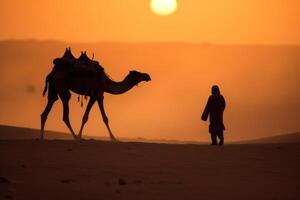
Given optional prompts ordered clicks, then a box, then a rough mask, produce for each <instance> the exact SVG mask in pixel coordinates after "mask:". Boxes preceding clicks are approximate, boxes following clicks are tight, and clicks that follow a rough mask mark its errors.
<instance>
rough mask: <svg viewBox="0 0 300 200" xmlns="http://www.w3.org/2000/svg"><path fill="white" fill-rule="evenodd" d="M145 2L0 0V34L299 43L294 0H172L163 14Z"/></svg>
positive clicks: (298, 19) (12, 36) (297, 5)
mask: <svg viewBox="0 0 300 200" xmlns="http://www.w3.org/2000/svg"><path fill="white" fill-rule="evenodd" d="M149 2H150V1H149V0H85V1H78V0H51V1H38V0H26V1H24V0H11V1H0V29H1V31H0V39H24V38H34V39H54V40H67V41H125V42H149V41H184V42H209V43H264V44H300V27H299V24H300V17H299V15H300V14H299V8H300V1H299V0H210V1H204V0H185V1H183V0H178V10H177V12H175V14H173V15H171V16H167V17H162V16H158V15H155V14H153V13H152V12H151V10H150V7H149Z"/></svg>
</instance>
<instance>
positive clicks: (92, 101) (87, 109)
mask: <svg viewBox="0 0 300 200" xmlns="http://www.w3.org/2000/svg"><path fill="white" fill-rule="evenodd" d="M95 101H96V99H95V98H94V97H91V98H90V100H89V103H88V105H87V107H86V110H85V113H84V115H83V118H82V123H81V127H80V131H79V134H78V138H79V139H81V138H82V131H83V127H84V125H85V123H86V122H87V121H88V118H89V114H90V111H91V108H92V107H93V105H94V103H95Z"/></svg>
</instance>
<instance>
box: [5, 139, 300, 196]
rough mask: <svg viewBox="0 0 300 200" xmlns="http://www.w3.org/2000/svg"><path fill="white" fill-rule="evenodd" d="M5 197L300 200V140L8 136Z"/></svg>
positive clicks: (6, 141) (6, 143)
mask: <svg viewBox="0 0 300 200" xmlns="http://www.w3.org/2000/svg"><path fill="white" fill-rule="evenodd" d="M0 158H1V165H0V177H1V178H0V186H1V191H0V192H1V194H0V196H1V197H0V198H1V199H43V200H47V199H151V200H153V199H204V200H205V199H210V200H211V199H264V200H266V199H272V200H273V199H274V200H275V199H299V197H300V195H299V188H300V183H299V180H300V171H299V167H300V144H299V143H295V144H252V145H246V144H243V145H226V146H223V147H219V146H208V145H180V144H173V145H172V144H147V143H133V142H131V143H130V142H126V143H124V142H121V143H111V142H105V141H93V140H90V141H82V142H76V141H66V140H48V141H38V140H10V141H8V140H1V141H0Z"/></svg>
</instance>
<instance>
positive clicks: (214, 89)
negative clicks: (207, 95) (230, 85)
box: [211, 85, 220, 95]
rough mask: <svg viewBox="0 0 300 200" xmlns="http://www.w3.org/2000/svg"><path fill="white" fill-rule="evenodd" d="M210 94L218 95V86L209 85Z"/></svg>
mask: <svg viewBox="0 0 300 200" xmlns="http://www.w3.org/2000/svg"><path fill="white" fill-rule="evenodd" d="M211 94H212V95H220V89H219V86H217V85H213V86H212V87H211Z"/></svg>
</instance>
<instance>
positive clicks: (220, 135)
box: [218, 131, 224, 146]
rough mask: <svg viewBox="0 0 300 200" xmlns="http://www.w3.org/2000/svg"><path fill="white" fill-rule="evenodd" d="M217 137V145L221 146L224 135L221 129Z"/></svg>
mask: <svg viewBox="0 0 300 200" xmlns="http://www.w3.org/2000/svg"><path fill="white" fill-rule="evenodd" d="M218 138H219V139H220V142H219V145H220V146H222V145H223V144H224V135H223V131H221V132H220V133H219V134H218Z"/></svg>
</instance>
